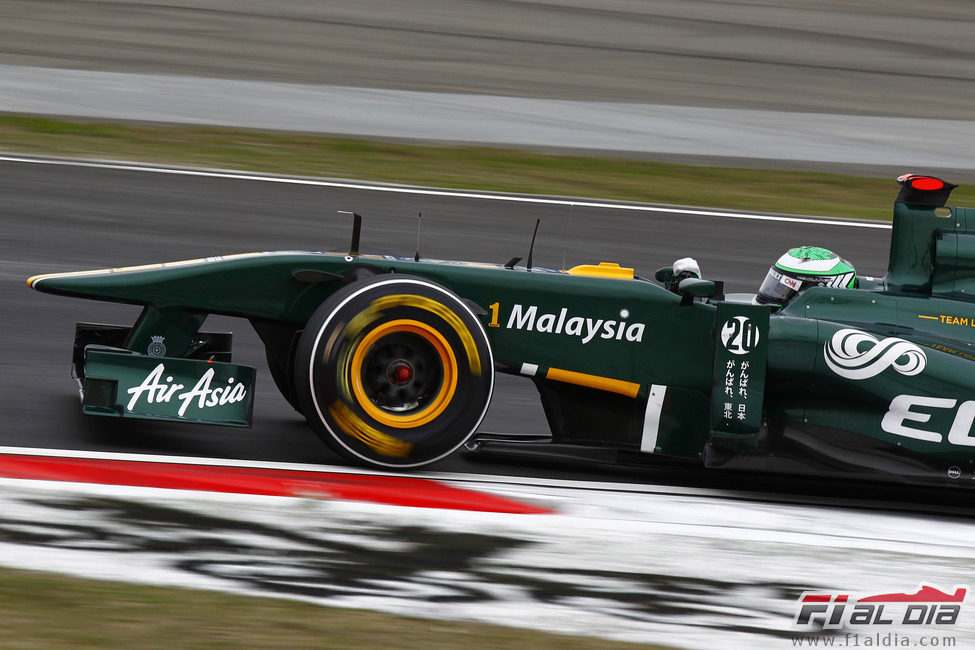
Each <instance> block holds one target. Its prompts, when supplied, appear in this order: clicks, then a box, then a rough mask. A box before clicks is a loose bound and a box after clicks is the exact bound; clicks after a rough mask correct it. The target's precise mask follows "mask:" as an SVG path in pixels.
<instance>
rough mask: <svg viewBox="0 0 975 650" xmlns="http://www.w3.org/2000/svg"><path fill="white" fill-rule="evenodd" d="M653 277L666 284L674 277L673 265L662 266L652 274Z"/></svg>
mask: <svg viewBox="0 0 975 650" xmlns="http://www.w3.org/2000/svg"><path fill="white" fill-rule="evenodd" d="M653 279H654V280H656V281H657V282H659V283H660V284H662V285H664V286H667V285H669V284H670V281H671V280H673V279H674V267H672V266H662V267H660V268H659V269H657V270H656V272H655V273H654V274H653Z"/></svg>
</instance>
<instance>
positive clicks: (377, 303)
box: [369, 294, 481, 376]
mask: <svg viewBox="0 0 975 650" xmlns="http://www.w3.org/2000/svg"><path fill="white" fill-rule="evenodd" d="M392 307H416V308H418V309H424V310H426V311H429V312H433V313H434V314H436V315H437V316H439V317H440V318H442V319H444V320H445V321H447V324H448V325H450V326H451V327H452V328H454V331H455V332H457V336H459V337H460V340H461V343H462V344H463V345H464V351H465V352H466V353H467V363H468V365H469V366H470V369H471V373H472V374H475V375H478V376H480V374H481V357H480V355H479V354H478V353H477V344H476V343H474V337H473V336H471V333H470V331H468V329H467V327H466V326H465V325H464V323H463V321H461V319H460V317H459V316H457V314H455V313H454V312H452V311H450V310H449V309H448V308H447V307H446V306H444V305H443V304H441V303H439V302H437V301H436V300H434V299H432V298H427V297H426V296H417V295H413V294H395V295H392V296H383V297H382V298H376V299H375V300H373V301H372V304H371V305H370V306H369V309H370V310H372V309H375V310H377V311H381V310H383V309H389V308H392Z"/></svg>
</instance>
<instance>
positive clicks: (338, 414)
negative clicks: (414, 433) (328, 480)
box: [328, 400, 413, 458]
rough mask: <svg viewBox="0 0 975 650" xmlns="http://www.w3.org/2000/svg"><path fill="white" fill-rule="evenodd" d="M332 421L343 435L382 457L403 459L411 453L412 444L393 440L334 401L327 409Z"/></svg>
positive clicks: (343, 405) (340, 403) (396, 439)
mask: <svg viewBox="0 0 975 650" xmlns="http://www.w3.org/2000/svg"><path fill="white" fill-rule="evenodd" d="M328 412H329V413H331V415H332V419H333V420H335V423H336V424H337V425H338V426H339V428H341V429H342V431H344V432H345V433H347V434H349V435H350V436H352V437H353V438H355V439H357V440H361V441H362V442H363V443H365V444H366V445H367V446H369V448H370V449H372V450H374V451H375V452H376V453H378V454H382V455H383V456H390V457H393V458H405V457H406V456H409V455H410V452H411V451H413V445H412V443H409V442H406V441H404V440H400V439H398V438H394V437H393V436H390V435H387V434H385V433H383V432H382V431H379V430H377V429H375V428H373V427H371V426H369V425H368V424H366V423H365V422H363V421H362V419H360V418H359V417H358V416H357V415H356V414H355V413H353V412H352V411H351V410H350V409H349V407H348V406H346V405H345V404H343V403H342V402H340V401H338V400H336V401H335V402H334V403H333V404H332V405H331V406H329V407H328Z"/></svg>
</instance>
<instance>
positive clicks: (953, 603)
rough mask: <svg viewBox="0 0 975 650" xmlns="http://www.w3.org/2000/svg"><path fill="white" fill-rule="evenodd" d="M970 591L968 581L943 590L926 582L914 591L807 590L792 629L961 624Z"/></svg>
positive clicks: (885, 627) (875, 629) (811, 630)
mask: <svg viewBox="0 0 975 650" xmlns="http://www.w3.org/2000/svg"><path fill="white" fill-rule="evenodd" d="M968 591H969V588H968V585H955V586H953V587H952V588H951V589H949V590H947V591H944V590H942V589H941V588H939V587H937V586H935V585H930V584H925V583H923V582H922V583H921V584H919V585H918V586H917V588H916V589H915V590H914V591H913V592H905V593H887V594H855V593H841V592H834V593H830V592H822V591H805V592H803V593H802V595H801V596H799V600H798V602H797V603H796V614H795V618H794V619H793V621H792V623H793V629H794V630H796V631H803V632H805V631H809V632H819V631H822V630H841V629H843V630H854V631H863V632H879V631H883V630H891V629H894V628H895V627H897V628H901V629H903V627H906V628H908V629H913V630H917V629H919V628H921V627H924V626H935V625H936V626H939V627H941V629H944V628H945V627H951V626H954V625H957V624H958V619H959V618H960V617H961V613H962V609H963V608H964V607H965V599H966V597H967V596H968ZM902 626H903V627H902ZM904 631H906V630H904Z"/></svg>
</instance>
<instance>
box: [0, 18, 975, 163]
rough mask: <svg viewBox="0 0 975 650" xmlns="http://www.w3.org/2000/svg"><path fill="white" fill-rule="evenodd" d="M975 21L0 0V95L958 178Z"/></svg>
mask: <svg viewBox="0 0 975 650" xmlns="http://www.w3.org/2000/svg"><path fill="white" fill-rule="evenodd" d="M973 28H975V7H973V6H972V4H971V3H970V2H967V1H965V0H933V1H932V2H925V3H923V4H918V3H914V2H909V1H907V0H884V1H880V0H877V1H873V0H868V1H865V2H843V1H818V0H790V1H788V2H771V1H768V2H764V1H758V2H751V1H748V2H745V1H735V0H728V1H721V2H714V1H699V0H657V1H653V2H645V1H634V0H602V1H599V2H583V1H577V0H541V1H537V2H521V1H517V0H425V1H422V2H397V1H393V0H363V1H356V2H352V1H341V0H336V1H318V0H291V1H284V2H274V3H267V2H260V1H253V0H248V1H232V0H197V1H194V2H188V1H187V2H166V3H159V2H150V1H143V2H140V1H122V0H105V1H99V2H88V1H74V0H70V1H67V0H66V1H59V0H52V1H50V2H42V3H38V2H32V1H30V0H23V1H16V0H7V1H5V2H2V3H0V85H2V86H3V87H5V92H3V93H2V97H0V110H3V111H8V112H28V113H44V114H60V115H84V116H88V117H99V116H106V117H113V118H121V117H128V118H130V119H137V120H138V119H143V120H161V121H177V122H196V123H201V124H218V123H226V124H239V125H245V126H251V127H260V126H263V127H264V128H282V129H289V130H301V131H318V132H325V133H344V134H356V135H366V136H382V137H398V138H419V139H425V140H449V141H474V142H486V143H492V144H499V143H500V144H515V145H527V146H533V147H568V148H575V149H578V148H583V149H595V150H599V149H603V150H613V151H616V152H627V154H628V155H630V156H637V157H651V158H656V159H661V158H662V159H666V160H681V161H690V162H720V163H721V164H738V165H740V164H747V163H745V162H743V160H738V161H737V162H735V159H760V160H766V161H774V163H773V164H775V165H776V166H778V167H782V166H787V167H799V168H803V167H809V166H810V165H813V166H814V167H816V168H818V169H830V170H836V169H844V170H846V171H854V172H859V173H864V172H872V173H877V174H878V175H888V176H889V174H890V171H891V169H894V168H896V169H897V170H900V171H903V166H904V165H908V164H911V165H914V166H918V165H923V166H925V167H926V169H927V170H933V169H950V170H953V171H954V170H964V173H965V174H967V173H968V172H969V171H971V170H970V168H972V167H975V164H972V162H971V157H970V155H969V154H968V153H967V152H966V153H965V154H964V155H961V154H960V153H959V152H958V150H959V149H969V150H970V147H972V146H975V142H973V140H972V138H973V136H972V135H971V133H972V131H975V129H972V128H971V123H970V120H972V102H973V101H975V83H973V81H975V80H973V75H975V65H973V64H975V42H973V40H972V39H971V34H972V33H973ZM38 68H41V69H38ZM59 69H60V70H71V71H85V72H87V73H89V74H87V75H79V74H68V73H67V72H65V71H59ZM107 72H112V73H127V74H128V75H130V76H113V75H105V74H104V73H107ZM216 80H220V81H216ZM231 80H232V81H234V82H237V83H231ZM256 81H260V82H265V83H264V84H253V83H241V82H256ZM269 84H270V85H269ZM284 84H286V85H284ZM363 89H370V90H373V91H383V92H382V93H381V94H375V93H373V94H366V95H363V94H362V92H361V91H362V90H363ZM391 91H396V92H391ZM879 118H885V119H879ZM905 118H906V119H905ZM797 149H799V150H798V151H797ZM841 164H846V165H850V166H851V167H848V168H847V167H842V166H841ZM887 166H890V167H891V169H887V168H886V167H887ZM857 167H859V168H858V169H857ZM914 171H917V169H915V170H914ZM959 173H961V172H959ZM956 178H957V176H956ZM967 178H970V176H967V175H966V179H967Z"/></svg>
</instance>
